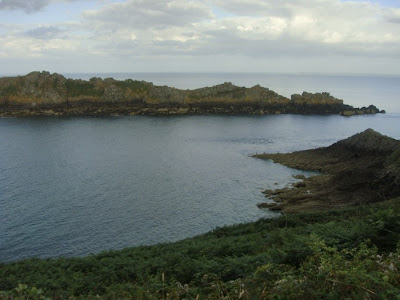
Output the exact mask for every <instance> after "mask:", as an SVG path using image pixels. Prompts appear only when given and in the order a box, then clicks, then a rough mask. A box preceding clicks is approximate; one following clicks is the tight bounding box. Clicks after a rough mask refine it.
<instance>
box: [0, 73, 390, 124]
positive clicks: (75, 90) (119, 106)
mask: <svg viewBox="0 0 400 300" xmlns="http://www.w3.org/2000/svg"><path fill="white" fill-rule="evenodd" d="M379 112H383V111H380V110H379V109H377V108H376V107H375V106H373V105H370V106H368V107H363V108H354V107H352V106H349V105H346V104H344V103H343V100H340V99H337V98H335V97H333V96H331V95H330V94H329V93H316V94H311V93H307V92H304V93H303V94H302V95H292V97H291V99H288V98H286V97H284V96H281V95H279V94H277V93H275V92H274V91H271V90H270V89H268V88H264V87H261V86H259V85H256V86H253V87H251V88H245V87H239V86H235V85H233V84H232V83H228V82H226V83H223V84H220V85H216V86H213V87H204V88H199V89H194V90H181V89H177V88H173V87H167V86H156V85H154V84H153V83H151V82H145V81H137V80H131V79H127V80H124V81H118V80H115V79H112V78H106V79H101V78H97V77H93V78H91V79H90V80H88V81H85V80H79V79H75V80H74V79H67V78H65V77H64V76H62V75H60V74H57V73H54V74H50V73H49V72H32V73H29V74H28V75H25V76H17V77H2V78H0V116H31V115H110V114H121V115H138V114H139V115H141V114H155V115H177V114H178V115H179V114H281V113H295V114H342V115H346V116H350V115H354V114H375V113H379Z"/></svg>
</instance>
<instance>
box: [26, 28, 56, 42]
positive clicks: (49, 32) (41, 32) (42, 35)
mask: <svg viewBox="0 0 400 300" xmlns="http://www.w3.org/2000/svg"><path fill="white" fill-rule="evenodd" d="M61 32H62V31H61V30H60V29H59V28H57V27H54V26H41V27H38V28H35V29H32V30H29V31H26V32H25V35H26V36H28V37H32V38H35V39H41V40H50V39H54V38H56V37H57V36H59V34H60V33H61Z"/></svg>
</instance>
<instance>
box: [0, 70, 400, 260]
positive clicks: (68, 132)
mask: <svg viewBox="0 0 400 300" xmlns="http://www.w3.org/2000/svg"><path fill="white" fill-rule="evenodd" d="M65 76H66V77H70V78H80V79H89V78H91V77H103V78H107V77H113V78H115V79H120V80H123V79H127V78H132V79H136V80H145V81H151V82H153V83H154V84H156V85H168V86H174V87H176V88H181V89H193V88H200V87H204V86H212V85H215V84H219V83H223V82H227V81H229V82H233V83H234V84H236V85H239V86H247V87H249V86H252V85H255V84H260V85H262V86H265V87H268V88H270V89H272V90H274V91H276V92H278V93H280V94H282V95H285V96H290V95H291V94H293V93H301V92H302V91H308V92H330V93H331V94H332V95H333V96H335V97H337V98H341V99H343V100H344V101H345V103H348V104H351V105H353V106H368V105H370V104H374V105H376V106H378V107H379V108H380V109H385V110H386V111H387V113H386V114H377V115H364V116H353V117H342V116H338V115H330V116H325V115H309V116H305V115H265V116H227V115H225V116H223V115H207V116H119V117H117V116H104V117H31V118H1V119H0V262H11V261H16V260H21V259H25V258H32V257H39V258H55V257H76V256H86V255H91V254H96V253H99V252H101V251H106V250H117V249H123V248H126V247H134V246H139V245H152V244H156V243H162V242H173V241H177V240H181V239H185V238H189V237H193V236H195V235H199V234H203V233H206V232H208V231H211V230H213V229H215V228H217V227H221V226H225V225H232V224H238V223H244V222H251V221H255V220H258V219H260V218H273V217H276V216H278V215H279V213H274V212H270V211H268V210H262V209H259V208H258V207H257V204H258V203H261V202H265V201H268V199H266V198H265V197H264V194H262V191H263V190H265V189H275V188H280V187H284V186H287V185H290V184H292V183H294V182H295V181H296V179H294V178H293V176H294V175H297V174H305V175H306V176H310V175H312V174H314V173H312V172H302V171H299V170H294V169H290V168H287V167H284V166H282V165H279V164H275V163H273V162H271V161H266V160H261V159H256V158H253V157H252V156H251V155H252V154H256V153H263V152H267V153H275V152H291V151H296V150H303V149H310V148H317V147H322V146H328V145H331V144H332V143H335V142H337V141H338V140H341V139H344V138H347V137H349V136H351V135H353V134H355V133H357V132H360V131H363V130H366V129H368V128H372V129H374V130H376V131H378V132H380V133H382V134H385V135H389V136H391V137H394V138H396V139H400V114H399V112H400V99H399V95H400V77H396V76H351V75H346V76H338V75H309V74H306V75H304V74H296V75H283V74H187V73H186V74H177V73H174V74H166V73H163V74H149V73H142V74H135V73H130V74H125V73H124V74H122V73H115V74H65Z"/></svg>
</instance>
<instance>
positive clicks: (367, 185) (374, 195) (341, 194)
mask: <svg viewBox="0 0 400 300" xmlns="http://www.w3.org/2000/svg"><path fill="white" fill-rule="evenodd" d="M256 157H258V158H263V159H271V160H273V161H274V162H277V163H280V164H283V165H286V166H288V167H291V168H296V169H302V170H311V171H318V172H322V174H320V175H317V176H312V177H310V178H303V181H302V182H299V183H297V184H296V185H295V186H294V188H292V187H289V188H284V189H280V190H267V191H265V194H266V195H267V197H269V198H272V199H274V200H275V201H276V202H277V203H266V204H261V205H260V206H264V207H270V208H272V209H283V210H288V211H290V210H305V209H308V210H320V209H327V208H332V207H341V206H343V205H353V204H366V203H371V202H376V201H381V200H385V199H390V198H392V197H394V196H399V195H400V141H398V140H395V139H393V138H390V137H387V136H384V135H381V134H380V133H378V132H376V131H374V130H372V129H367V130H366V131H364V132H361V133H358V134H356V135H354V136H352V137H349V138H347V139H345V140H342V141H339V142H337V143H335V144H333V145H331V146H329V147H323V148H317V149H311V150H305V151H298V152H293V153H277V154H260V155H256Z"/></svg>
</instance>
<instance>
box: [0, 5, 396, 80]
mask: <svg viewBox="0 0 400 300" xmlns="http://www.w3.org/2000/svg"><path fill="white" fill-rule="evenodd" d="M32 70H49V71H51V72H60V73H68V72H70V73H71V72H72V73H75V72H85V73H95V72H283V73H292V72H295V73H298V72H312V73H315V72H317V73H320V72H321V73H363V74H400V1H399V0H364V1H345V0H280V1H278V0H79V1H77V0H0V74H24V73H27V72H30V71H32Z"/></svg>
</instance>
